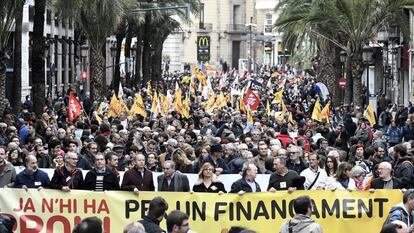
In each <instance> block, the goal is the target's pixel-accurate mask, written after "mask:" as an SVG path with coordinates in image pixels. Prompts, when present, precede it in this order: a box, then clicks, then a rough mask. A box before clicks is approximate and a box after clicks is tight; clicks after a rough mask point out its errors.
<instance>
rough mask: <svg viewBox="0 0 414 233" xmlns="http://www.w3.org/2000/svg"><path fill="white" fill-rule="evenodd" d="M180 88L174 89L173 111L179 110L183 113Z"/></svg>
mask: <svg viewBox="0 0 414 233" xmlns="http://www.w3.org/2000/svg"><path fill="white" fill-rule="evenodd" d="M181 92H182V91H181V88H179V87H178V88H177V89H176V90H175V95H174V96H175V97H174V109H175V111H177V112H179V113H180V114H181V115H182V114H183V102H182V100H181V94H182V93H181Z"/></svg>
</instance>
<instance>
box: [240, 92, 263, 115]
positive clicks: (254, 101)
mask: <svg viewBox="0 0 414 233" xmlns="http://www.w3.org/2000/svg"><path fill="white" fill-rule="evenodd" d="M243 102H244V104H245V105H246V107H248V108H250V109H251V110H256V108H257V107H258V106H259V104H260V99H259V97H257V95H256V94H254V92H253V91H252V90H251V89H250V88H247V91H246V94H244V98H243Z"/></svg>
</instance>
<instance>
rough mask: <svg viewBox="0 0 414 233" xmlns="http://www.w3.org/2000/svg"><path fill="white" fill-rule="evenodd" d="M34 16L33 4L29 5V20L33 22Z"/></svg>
mask: <svg viewBox="0 0 414 233" xmlns="http://www.w3.org/2000/svg"><path fill="white" fill-rule="evenodd" d="M33 18H34V6H29V22H33Z"/></svg>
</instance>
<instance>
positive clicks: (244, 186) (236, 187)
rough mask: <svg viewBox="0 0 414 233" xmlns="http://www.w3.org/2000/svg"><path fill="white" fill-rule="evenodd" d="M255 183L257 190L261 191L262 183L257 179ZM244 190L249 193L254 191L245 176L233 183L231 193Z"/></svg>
mask: <svg viewBox="0 0 414 233" xmlns="http://www.w3.org/2000/svg"><path fill="white" fill-rule="evenodd" d="M254 183H255V184H256V192H261V189H260V185H259V184H258V183H257V182H256V181H255V182H254ZM242 190H243V191H245V192H247V193H251V192H253V190H252V188H251V187H250V185H249V184H248V183H247V181H246V180H245V179H244V178H241V179H239V180H237V181H236V182H234V183H233V184H232V185H231V190H230V193H238V192H240V191H242Z"/></svg>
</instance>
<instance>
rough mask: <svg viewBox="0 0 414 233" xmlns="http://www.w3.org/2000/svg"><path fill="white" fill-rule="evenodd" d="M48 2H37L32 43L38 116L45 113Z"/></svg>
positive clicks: (33, 79)
mask: <svg viewBox="0 0 414 233" xmlns="http://www.w3.org/2000/svg"><path fill="white" fill-rule="evenodd" d="M45 9H46V0H35V6H34V10H35V14H34V21H33V37H32V38H33V43H32V61H31V63H32V83H33V85H32V96H33V110H34V112H35V113H36V114H37V115H41V114H42V113H43V107H44V106H45V105H46V101H45V100H46V98H45V96H46V95H45V87H46V85H45V60H44V58H43V55H44V49H45V46H44V45H45V41H44V37H43V31H44V27H43V26H44V22H45V16H44V15H45Z"/></svg>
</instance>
